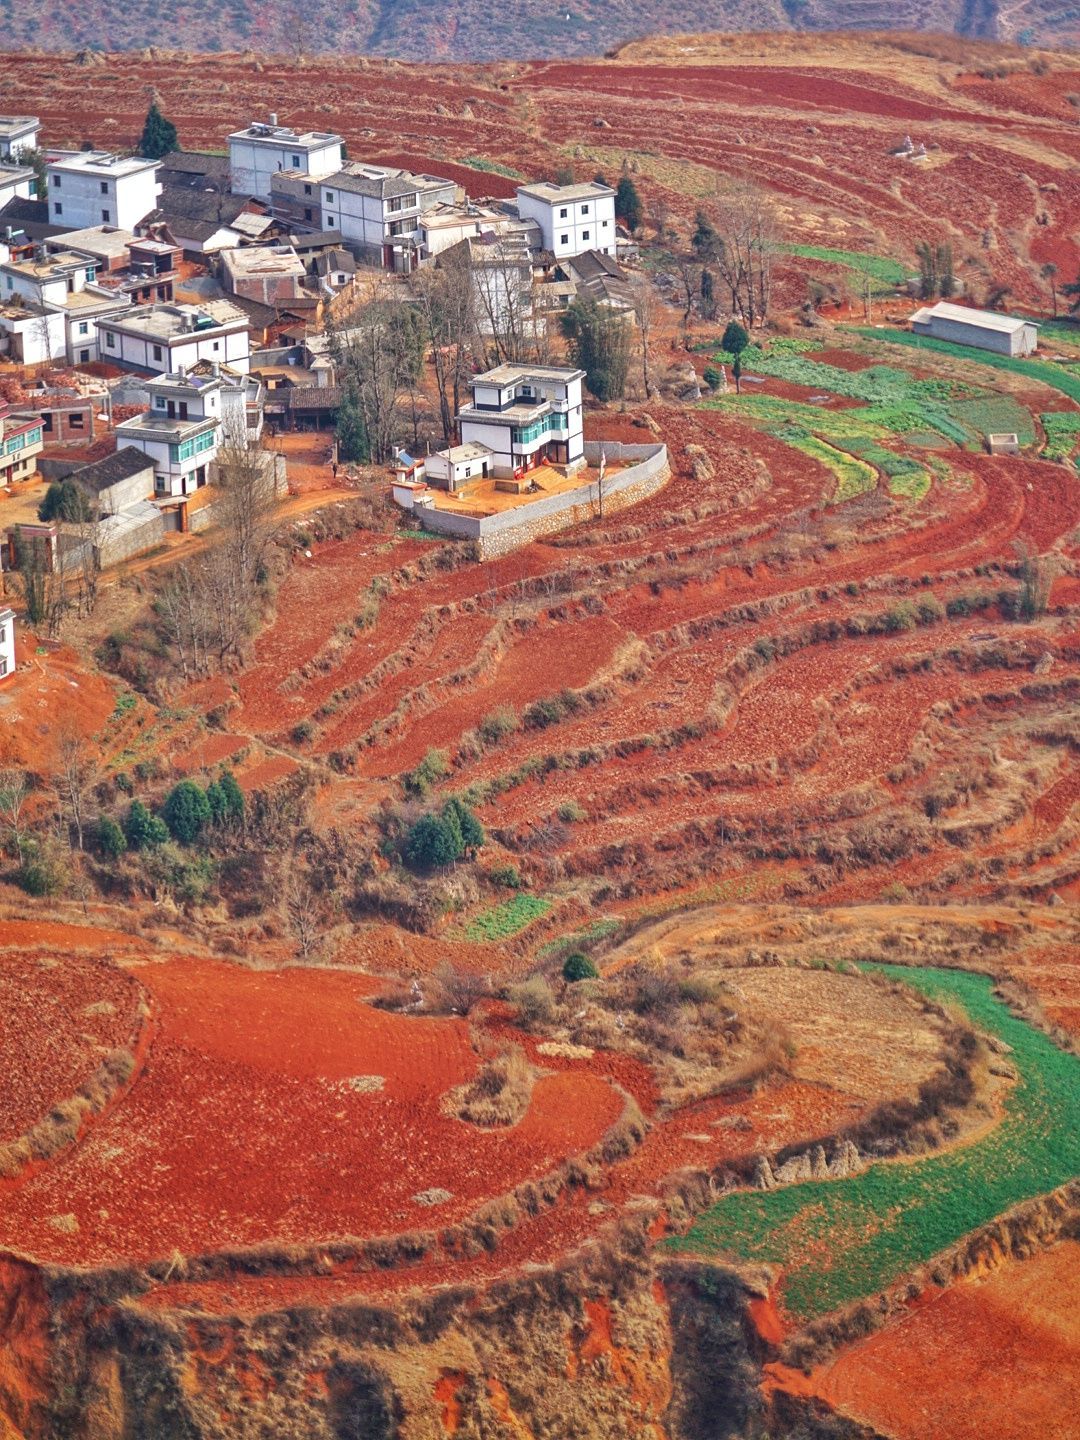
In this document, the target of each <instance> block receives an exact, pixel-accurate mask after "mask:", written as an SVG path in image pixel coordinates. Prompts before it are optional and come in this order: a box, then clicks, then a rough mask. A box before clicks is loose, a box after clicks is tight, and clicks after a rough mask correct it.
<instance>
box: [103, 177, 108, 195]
mask: <svg viewBox="0 0 1080 1440" xmlns="http://www.w3.org/2000/svg"><path fill="white" fill-rule="evenodd" d="M101 193H102V195H107V194H108V193H109V182H108V181H107V180H102V182H101Z"/></svg>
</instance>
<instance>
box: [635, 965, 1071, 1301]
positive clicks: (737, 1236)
mask: <svg viewBox="0 0 1080 1440" xmlns="http://www.w3.org/2000/svg"><path fill="white" fill-rule="evenodd" d="M863 968H864V969H867V970H870V971H877V972H879V973H882V974H885V975H888V976H889V977H890V978H892V979H895V980H900V981H902V982H903V983H905V984H908V985H910V986H911V987H912V988H913V989H915V990H918V991H920V992H921V993H922V994H924V995H927V996H928V997H930V998H931V999H933V1000H936V1001H938V1002H941V1003H944V1004H955V1005H959V1006H960V1007H961V1008H962V1009H963V1010H964V1011H965V1012H966V1013H967V1016H968V1018H969V1019H970V1020H971V1022H972V1023H973V1024H974V1025H975V1026H976V1028H977V1029H979V1030H981V1031H983V1032H985V1033H988V1034H990V1035H992V1036H995V1037H996V1038H997V1039H999V1040H1002V1041H1004V1042H1005V1043H1006V1044H1007V1045H1008V1046H1009V1047H1010V1048H1011V1051H1012V1054H1011V1057H1010V1058H1011V1060H1012V1063H1013V1064H1014V1066H1015V1068H1016V1071H1017V1075H1018V1077H1019V1078H1018V1080H1017V1083H1016V1084H1015V1085H1014V1086H1013V1088H1012V1090H1011V1092H1010V1094H1009V1096H1008V1099H1007V1101H1006V1103H1005V1109H1004V1115H1003V1117H1002V1119H1001V1121H1000V1123H998V1124H997V1125H995V1126H994V1127H993V1129H992V1130H991V1131H990V1132H989V1133H987V1134H985V1135H982V1136H980V1137H979V1138H978V1139H976V1140H974V1141H972V1142H971V1143H968V1144H963V1145H959V1146H957V1147H956V1148H955V1149H952V1150H946V1151H943V1152H939V1153H937V1154H935V1155H932V1156H928V1157H925V1158H921V1159H917V1160H893V1161H879V1162H877V1163H876V1164H874V1165H871V1166H870V1167H869V1169H867V1170H865V1171H863V1172H862V1173H861V1174H859V1175H856V1176H853V1177H851V1178H850V1179H844V1180H824V1181H821V1180H814V1181H806V1182H804V1183H802V1184H797V1185H792V1186H789V1187H788V1188H786V1189H782V1190H772V1191H762V1192H756V1191H745V1190H743V1191H736V1192H733V1193H731V1194H730V1195H726V1196H725V1197H724V1198H723V1199H722V1200H720V1201H719V1202H718V1203H717V1204H716V1205H714V1206H712V1207H711V1208H710V1209H708V1210H707V1211H705V1212H704V1213H703V1214H702V1215H700V1216H699V1217H698V1219H697V1220H696V1221H695V1223H694V1225H693V1226H692V1227H691V1228H690V1230H689V1231H688V1232H687V1233H686V1234H685V1235H682V1236H676V1237H672V1238H671V1239H669V1240H666V1241H664V1242H663V1246H664V1248H666V1249H668V1250H669V1251H675V1252H679V1253H684V1254H697V1255H709V1256H719V1255H726V1256H734V1257H736V1258H737V1259H739V1260H743V1261H748V1262H754V1263H764V1264H769V1265H773V1266H778V1267H780V1268H781V1270H782V1276H781V1285H780V1291H781V1301H782V1304H783V1306H784V1308H785V1309H786V1310H787V1311H788V1313H789V1314H791V1315H792V1316H793V1317H794V1318H795V1319H797V1320H799V1321H803V1322H806V1321H809V1320H813V1319H816V1318H818V1317H820V1316H822V1315H827V1314H829V1313H830V1312H832V1311H834V1310H836V1309H839V1308H840V1307H841V1306H844V1305H847V1304H849V1303H851V1302H853V1301H857V1300H865V1299H866V1298H868V1297H869V1296H872V1295H875V1294H877V1293H878V1292H880V1291H881V1290H883V1289H884V1288H886V1287H887V1286H888V1285H890V1284H892V1283H893V1282H894V1281H896V1280H897V1279H899V1278H900V1277H902V1276H903V1275H904V1274H906V1273H907V1272H908V1271H910V1270H912V1269H914V1268H915V1267H916V1266H917V1265H919V1264H921V1263H924V1262H925V1261H928V1260H930V1259H932V1258H933V1257H934V1256H935V1255H937V1254H940V1253H941V1252H942V1251H944V1250H946V1249H947V1248H948V1247H949V1246H950V1245H952V1244H954V1243H956V1242H957V1241H959V1240H962V1239H963V1237H964V1236H965V1235H967V1234H969V1233H971V1232H972V1231H974V1230H977V1229H979V1228H980V1227H981V1226H983V1225H986V1224H988V1223H989V1222H991V1221H992V1220H994V1219H995V1218H996V1217H997V1216H998V1215H1000V1214H1002V1213H1003V1212H1004V1211H1006V1210H1009V1209H1010V1208H1011V1207H1012V1206H1014V1205H1016V1204H1019V1203H1020V1202H1022V1201H1025V1200H1030V1199H1034V1198H1035V1197H1036V1196H1039V1195H1043V1194H1046V1193H1047V1192H1049V1191H1051V1190H1054V1189H1056V1188H1057V1187H1058V1186H1060V1185H1063V1184H1066V1183H1067V1182H1068V1181H1070V1180H1072V1179H1074V1178H1075V1177H1076V1176H1077V1174H1080V1059H1078V1058H1077V1057H1076V1056H1075V1055H1072V1054H1070V1053H1069V1052H1067V1051H1064V1050H1059V1049H1058V1048H1057V1046H1055V1045H1054V1044H1053V1042H1052V1041H1051V1040H1050V1039H1049V1038H1048V1037H1047V1036H1046V1035H1044V1034H1042V1033H1041V1032H1040V1031H1038V1030H1036V1029H1034V1028H1033V1027H1032V1026H1031V1025H1029V1024H1028V1023H1027V1022H1026V1021H1024V1020H1022V1019H1020V1018H1019V1017H1018V1016H1016V1015H1014V1014H1013V1013H1012V1011H1010V1010H1009V1009H1008V1007H1007V1006H1006V1005H1005V1004H1004V1003H1003V1002H1002V1001H1000V1000H998V999H996V998H995V997H994V995H993V993H992V992H993V988H994V981H993V980H992V979H991V978H990V977H989V976H987V975H983V974H979V973H976V972H971V971H963V970H937V969H912V968H909V967H907V966H903V965H873V966H869V965H868V966H865V967H863ZM796 1256H797V1257H800V1258H799V1259H797V1260H796V1259H794V1258H793V1257H796Z"/></svg>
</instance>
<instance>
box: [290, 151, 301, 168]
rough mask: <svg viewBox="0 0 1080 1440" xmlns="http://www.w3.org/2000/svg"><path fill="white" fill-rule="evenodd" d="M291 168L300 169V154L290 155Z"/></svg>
mask: <svg viewBox="0 0 1080 1440" xmlns="http://www.w3.org/2000/svg"><path fill="white" fill-rule="evenodd" d="M292 168H293V169H294V170H299V169H300V156H299V155H294V156H293V157H292Z"/></svg>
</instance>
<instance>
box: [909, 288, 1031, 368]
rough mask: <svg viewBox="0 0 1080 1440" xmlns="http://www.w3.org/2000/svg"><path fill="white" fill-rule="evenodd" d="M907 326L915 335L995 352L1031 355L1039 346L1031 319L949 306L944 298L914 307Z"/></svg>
mask: <svg viewBox="0 0 1080 1440" xmlns="http://www.w3.org/2000/svg"><path fill="white" fill-rule="evenodd" d="M911 328H912V330H913V331H914V332H915V334H916V335H931V336H933V338H934V339H936V340H952V341H954V342H956V343H957V344H960V345H971V346H973V347H974V348H975V349H977V350H994V351H996V352H997V353H998V354H999V355H1033V354H1034V353H1035V351H1036V350H1037V349H1038V348H1039V327H1038V325H1037V324H1036V323H1035V321H1034V320H1014V319H1013V318H1012V316H1010V315H999V314H997V312H996V311H994V310H973V309H971V307H970V306H967V305H950V304H949V302H948V301H947V300H939V301H938V303H937V304H936V305H928V306H924V307H923V308H922V309H921V310H916V312H915V314H914V315H912V317H911Z"/></svg>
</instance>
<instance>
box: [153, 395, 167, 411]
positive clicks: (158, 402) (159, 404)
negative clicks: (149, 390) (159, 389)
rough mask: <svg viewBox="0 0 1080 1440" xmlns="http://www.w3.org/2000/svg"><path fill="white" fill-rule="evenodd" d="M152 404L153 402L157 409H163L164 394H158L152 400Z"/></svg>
mask: <svg viewBox="0 0 1080 1440" xmlns="http://www.w3.org/2000/svg"><path fill="white" fill-rule="evenodd" d="M154 404H155V406H156V407H157V408H158V409H159V410H164V409H165V396H164V395H158V396H157V397H156V399H155V400H154Z"/></svg>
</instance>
